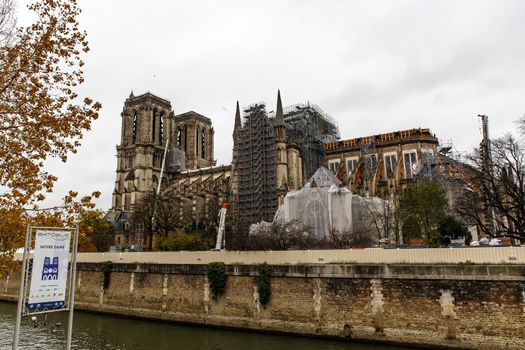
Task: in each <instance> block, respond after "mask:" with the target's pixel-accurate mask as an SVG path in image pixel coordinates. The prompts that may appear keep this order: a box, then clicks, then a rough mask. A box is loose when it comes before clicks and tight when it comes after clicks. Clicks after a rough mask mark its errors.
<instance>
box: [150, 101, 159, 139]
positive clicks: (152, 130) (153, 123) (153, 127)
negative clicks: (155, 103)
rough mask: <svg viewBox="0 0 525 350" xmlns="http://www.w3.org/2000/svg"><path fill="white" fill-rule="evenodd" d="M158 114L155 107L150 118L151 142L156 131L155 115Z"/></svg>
mask: <svg viewBox="0 0 525 350" xmlns="http://www.w3.org/2000/svg"><path fill="white" fill-rule="evenodd" d="M158 115H159V112H157V108H155V109H154V110H153V118H152V120H151V142H153V143H155V134H156V133H157V128H156V127H157V117H158Z"/></svg>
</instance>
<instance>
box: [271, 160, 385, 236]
mask: <svg viewBox="0 0 525 350" xmlns="http://www.w3.org/2000/svg"><path fill="white" fill-rule="evenodd" d="M385 205H388V204H387V203H386V202H385V201H384V200H382V199H380V198H377V197H373V198H363V197H360V196H356V195H353V194H352V192H351V191H350V190H349V189H348V188H347V187H345V186H342V185H341V181H339V179H337V177H335V175H334V174H333V173H332V172H331V171H330V170H329V169H327V168H325V167H320V168H319V169H318V170H317V171H316V172H315V173H314V175H313V176H312V177H311V178H310V180H308V182H307V183H306V184H305V185H304V186H303V188H301V189H300V190H298V191H293V192H290V193H288V194H287V195H286V197H285V199H284V204H283V205H282V206H281V207H280V208H279V210H278V211H277V214H276V217H275V220H284V221H287V222H288V221H292V220H297V221H299V222H300V223H302V224H303V225H306V226H307V227H308V228H309V230H311V232H312V233H313V234H314V235H315V236H316V237H317V238H318V239H322V238H324V237H326V236H327V235H328V234H329V233H330V231H335V232H339V233H343V232H346V233H350V232H357V231H359V232H371V234H373V235H374V236H376V237H379V235H381V233H380V232H378V231H380V228H379V229H378V225H377V222H376V221H375V220H377V219H378V218H379V216H381V215H382V213H383V211H384V206H385ZM378 233H379V235H378ZM381 236H382V235H381Z"/></svg>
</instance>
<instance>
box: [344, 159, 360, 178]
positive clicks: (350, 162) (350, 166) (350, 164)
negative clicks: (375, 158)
mask: <svg viewBox="0 0 525 350" xmlns="http://www.w3.org/2000/svg"><path fill="white" fill-rule="evenodd" d="M358 164H359V158H357V157H354V158H347V159H346V169H347V170H348V174H349V175H350V174H353V173H354V171H355V170H356V169H357V166H358Z"/></svg>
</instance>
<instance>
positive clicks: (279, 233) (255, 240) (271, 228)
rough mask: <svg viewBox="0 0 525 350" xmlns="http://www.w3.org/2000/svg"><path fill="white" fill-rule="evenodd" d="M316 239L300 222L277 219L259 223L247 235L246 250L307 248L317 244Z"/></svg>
mask: <svg viewBox="0 0 525 350" xmlns="http://www.w3.org/2000/svg"><path fill="white" fill-rule="evenodd" d="M318 244H319V243H318V240H317V239H315V237H314V236H313V235H312V234H311V233H310V232H309V230H308V228H307V227H306V226H305V225H303V224H302V223H300V222H298V221H296V220H292V221H288V222H285V221H282V220H278V221H275V222H273V223H267V224H260V225H259V226H258V229H257V231H256V232H254V233H252V234H250V235H249V237H248V244H247V246H248V247H247V248H248V250H270V249H271V250H289V249H309V248H315V247H317V246H318Z"/></svg>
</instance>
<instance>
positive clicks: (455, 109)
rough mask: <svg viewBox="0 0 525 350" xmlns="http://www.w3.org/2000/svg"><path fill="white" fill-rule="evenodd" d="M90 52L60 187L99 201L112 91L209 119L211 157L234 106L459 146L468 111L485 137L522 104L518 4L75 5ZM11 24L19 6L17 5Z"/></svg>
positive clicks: (116, 122)
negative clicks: (307, 107)
mask: <svg viewBox="0 0 525 350" xmlns="http://www.w3.org/2000/svg"><path fill="white" fill-rule="evenodd" d="M80 5H81V7H82V8H83V13H82V15H81V18H80V23H81V25H82V27H83V28H84V29H85V30H87V32H88V38H89V41H90V46H91V49H92V50H91V51H90V52H89V54H88V55H87V56H86V57H85V61H86V66H85V67H86V69H85V71H86V84H85V85H84V86H83V87H82V90H81V93H82V94H84V95H88V96H91V97H93V98H95V99H97V100H100V101H101V102H102V104H103V107H104V108H103V110H102V112H101V115H100V120H98V121H97V122H95V124H94V126H93V130H92V131H91V132H89V133H88V134H87V135H86V137H85V139H84V140H83V146H82V148H81V150H80V151H79V153H78V154H77V155H72V156H71V157H70V160H69V162H68V163H66V164H61V163H58V162H54V161H52V162H49V170H50V171H52V172H55V173H57V174H58V176H59V177H60V181H59V183H58V184H57V187H56V190H55V193H54V194H52V195H51V196H50V197H49V202H50V203H53V204H56V203H57V202H58V201H59V198H60V196H61V195H62V194H63V193H64V192H65V190H66V189H69V188H75V189H78V190H80V191H81V192H88V191H91V190H95V189H98V190H101V191H102V192H103V198H102V199H101V201H100V202H99V204H100V205H101V207H103V208H108V207H109V206H110V203H111V192H112V190H113V183H114V179H115V168H116V159H115V145H116V144H117V143H118V142H119V140H120V111H121V110H122V106H123V103H124V100H125V98H126V97H127V96H128V95H129V93H130V91H131V90H132V89H133V90H134V91H135V93H142V92H145V91H151V92H153V93H155V94H158V95H159V96H162V97H164V98H167V99H169V100H170V101H171V102H172V105H173V107H174V110H175V112H176V113H183V112H186V111H188V110H195V111H197V112H199V113H202V114H204V115H207V116H209V117H210V118H212V120H213V123H214V127H215V130H216V143H215V149H216V158H217V160H218V163H219V164H221V163H229V162H230V160H231V147H232V139H231V133H232V128H233V113H234V105H235V101H236V100H239V101H240V103H241V105H246V104H249V103H251V102H255V101H260V100H265V101H266V102H267V103H268V110H272V109H274V108H275V106H274V105H275V98H276V91H277V89H278V88H280V89H281V93H282V96H283V103H284V104H292V103H296V102H303V101H306V100H309V101H311V102H314V103H316V104H318V105H319V106H320V107H321V108H323V109H324V110H325V111H326V112H327V113H329V114H331V115H332V116H333V117H334V118H336V119H337V120H338V121H339V124H340V127H341V131H342V132H341V134H342V137H343V138H350V137H357V136H362V135H368V134H374V133H379V132H386V131H392V130H399V129H404V128H412V127H420V126H421V127H429V128H431V130H432V131H433V132H434V133H436V135H437V136H438V137H439V138H440V139H442V140H449V139H452V141H453V142H454V143H455V145H456V147H457V148H459V149H463V150H469V149H471V148H472V147H474V146H475V145H477V144H478V143H479V139H480V134H479V131H478V120H477V118H476V115H477V114H481V113H483V114H487V115H489V117H490V123H491V124H490V126H491V132H492V135H494V136H498V135H501V134H502V133H503V132H505V131H508V130H512V129H513V124H512V122H513V121H514V120H516V119H517V118H519V117H520V116H522V115H523V113H524V112H525V107H524V101H525V98H524V97H525V96H524V92H525V63H524V62H525V61H524V60H523V57H525V40H524V39H523V33H525V21H523V18H522V17H523V13H525V2H523V1H483V0H482V1H478V0H476V1H450V0H448V1H441V0H440V1H386V0H385V1H337V2H336V1H330V2H328V1H299V0H298V1H286V2H284V1H277V0H271V1H259V2H253V1H250V2H248V1H211V0H210V1H192V2H189V1H147V2H146V1H123V0H120V1H115V0H112V1H91V0H90V1H88V0H80ZM20 16H21V17H22V21H23V20H24V16H27V15H26V14H24V11H23V10H20Z"/></svg>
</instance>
